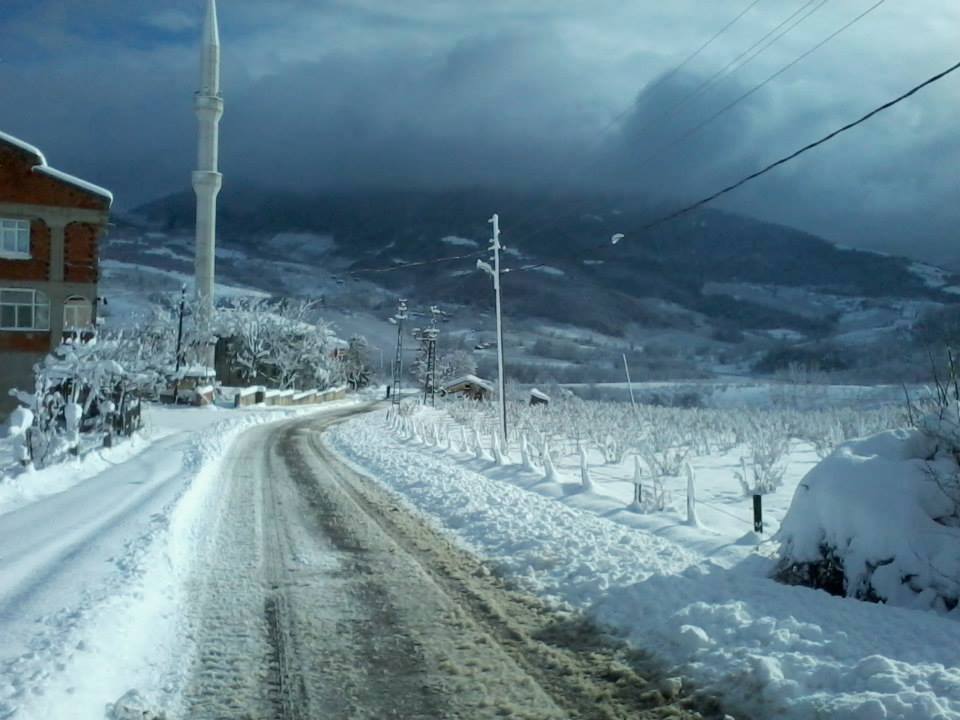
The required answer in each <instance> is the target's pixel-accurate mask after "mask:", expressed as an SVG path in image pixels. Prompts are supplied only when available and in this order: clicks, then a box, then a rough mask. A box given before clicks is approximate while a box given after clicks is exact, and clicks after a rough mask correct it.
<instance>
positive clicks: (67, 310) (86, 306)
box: [63, 296, 93, 330]
mask: <svg viewBox="0 0 960 720" xmlns="http://www.w3.org/2000/svg"><path fill="white" fill-rule="evenodd" d="M92 324H93V303H91V302H90V301H89V300H87V299H86V298H84V297H76V296H74V297H71V298H67V301H66V302H65V303H64V304H63V327H64V329H65V330H71V329H78V328H85V327H88V326H90V325H92Z"/></svg>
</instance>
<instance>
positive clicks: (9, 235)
mask: <svg viewBox="0 0 960 720" xmlns="http://www.w3.org/2000/svg"><path fill="white" fill-rule="evenodd" d="M30 257H31V255H30V221H29V220H24V219H21V218H5V217H0V258H7V259H10V260H29V259H30Z"/></svg>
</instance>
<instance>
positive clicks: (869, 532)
mask: <svg viewBox="0 0 960 720" xmlns="http://www.w3.org/2000/svg"><path fill="white" fill-rule="evenodd" d="M958 458H960V415H958V406H957V402H956V400H955V399H951V400H950V401H949V403H948V404H947V405H945V406H944V407H942V408H941V412H938V413H934V414H932V415H928V416H926V417H924V418H922V419H921V420H920V421H919V423H918V427H917V428H914V429H901V430H891V431H887V432H882V433H879V434H877V435H873V436H871V437H868V438H864V439H861V440H855V441H852V442H849V443H847V444H845V445H842V446H841V447H839V448H838V449H837V450H836V451H835V452H834V453H833V454H832V455H830V456H829V457H828V458H826V459H825V460H823V461H822V462H821V463H820V464H818V465H817V466H816V467H815V468H814V469H813V470H811V471H810V472H809V473H808V474H807V476H806V477H805V478H804V479H803V481H802V482H801V483H800V485H799V486H798V487H797V490H796V493H795V495H794V498H793V501H792V503H791V505H790V509H789V511H788V512H787V514H786V516H785V517H784V519H783V523H782V525H781V528H780V531H779V534H778V539H779V540H780V541H781V550H780V560H779V563H778V565H777V569H776V572H775V577H777V578H778V579H779V580H781V581H783V582H787V583H791V584H803V585H808V586H812V587H818V588H822V589H824V590H827V591H829V592H832V593H835V594H838V595H845V596H847V597H852V598H859V599H863V600H873V601H880V602H887V603H891V604H895V605H900V606H906V607H915V608H923V609H931V608H932V609H936V610H939V611H941V612H948V611H950V612H956V611H955V608H956V607H957V603H958V600H960V512H958V508H960V504H958V501H960V495H958V494H954V493H953V491H952V490H953V488H960V465H958Z"/></svg>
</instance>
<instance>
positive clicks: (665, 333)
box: [104, 188, 960, 381]
mask: <svg viewBox="0 0 960 720" xmlns="http://www.w3.org/2000/svg"><path fill="white" fill-rule="evenodd" d="M194 202H195V201H194V198H193V194H192V193H191V192H185V193H179V194H176V195H172V196H169V197H167V198H164V199H161V200H158V201H156V202H153V203H150V204H148V205H146V206H143V207H141V208H138V209H137V210H136V211H134V212H133V213H131V214H130V215H129V216H128V217H126V218H122V219H121V221H120V223H119V227H118V230H117V231H116V232H115V233H114V237H113V238H112V239H111V240H110V241H109V242H108V245H107V247H106V248H105V251H104V254H105V256H106V257H107V258H108V259H113V260H117V261H121V262H127V263H133V264H140V265H144V266H152V267H157V268H161V269H164V270H168V271H177V272H183V273H187V274H189V272H190V271H191V268H192V226H193V213H194ZM493 211H497V212H498V213H499V214H500V217H501V225H502V228H503V236H502V240H503V242H504V244H505V245H506V248H507V254H506V256H505V262H504V264H505V266H506V267H508V268H510V269H511V270H512V271H513V272H512V273H511V274H509V275H507V276H506V277H505V279H504V293H505V311H506V313H507V316H508V333H509V332H511V331H514V332H516V334H517V337H515V338H513V339H512V340H511V346H512V348H513V351H512V355H513V358H514V363H513V367H515V368H516V367H517V363H518V362H519V363H520V365H524V364H525V363H526V364H527V365H528V366H529V367H528V368H527V370H528V371H527V372H525V373H522V375H523V377H522V379H530V380H537V379H538V375H539V376H540V377H544V378H546V377H548V376H551V373H552V376H553V377H556V378H557V379H565V380H572V379H582V380H585V381H589V380H597V381H601V380H612V379H614V373H615V372H616V371H615V370H614V367H615V365H616V361H617V360H618V359H619V355H620V353H621V352H626V353H627V354H628V356H630V358H631V360H632V361H633V362H636V363H637V364H638V365H639V366H641V367H644V368H645V369H646V370H648V371H649V372H648V373H647V377H654V376H659V375H658V373H659V372H660V370H658V368H660V367H663V368H664V369H667V368H669V369H672V371H673V372H674V373H679V374H681V375H687V376H692V375H696V374H700V373H702V372H704V371H710V370H716V369H718V368H719V369H724V368H726V369H735V370H737V371H742V370H745V369H755V370H758V371H761V372H775V371H778V370H782V369H783V368H785V367H788V366H790V365H796V364H811V363H813V364H817V365H819V366H820V367H822V368H823V369H825V370H834V371H852V370H855V369H856V368H857V367H858V366H860V365H864V366H866V365H867V364H868V363H865V362H861V361H862V359H863V358H862V357H861V356H862V355H863V354H864V353H866V352H871V355H872V358H871V363H869V364H870V365H871V366H873V367H876V366H877V362H876V357H877V354H878V353H879V354H880V356H882V357H887V356H889V355H890V354H891V351H892V350H894V349H896V348H903V347H905V346H906V345H909V344H910V343H911V342H912V338H913V335H914V331H915V328H916V326H917V325H918V323H920V322H921V321H922V319H923V318H925V317H926V316H928V315H930V314H931V313H937V312H942V311H943V309H944V308H948V307H949V306H951V305H952V304H953V303H955V302H956V301H957V299H958V296H957V294H956V293H957V290H958V289H960V288H958V286H960V277H958V276H955V275H952V274H951V273H949V272H947V271H945V270H942V269H940V268H936V267H933V266H930V265H925V264H920V263H917V262H915V261H912V260H910V259H907V258H902V257H895V256H889V255H884V254H881V253H874V252H867V251H860V250H854V249H851V248H848V247H845V246H841V245H836V244H833V243H831V242H829V241H827V240H825V239H823V238H819V237H816V236H813V235H810V234H808V233H805V232H801V231H798V230H794V229H791V228H788V227H784V226H780V225H773V224H770V223H765V222H760V221H757V220H754V219H751V218H746V217H742V216H737V215H732V214H729V213H725V212H721V211H717V210H712V209H707V210H702V211H698V212H695V213H692V214H690V215H688V216H685V217H683V218H680V219H677V220H675V221H672V222H670V223H667V224H664V225H660V226H658V227H656V228H654V229H652V230H644V229H643V228H644V227H645V225H647V224H648V223H649V222H650V220H651V219H652V218H655V217H658V216H659V215H660V213H659V212H658V209H655V208H649V207H645V206H643V205H642V204H641V203H639V202H638V201H636V200H630V199H626V198H622V197H621V198H615V197H601V196H560V195H557V194H548V193H544V194H540V195H531V194H521V193H511V192H492V191H484V190H478V189H470V190H459V191H453V190H451V191H443V192H427V191H408V192H399V191H393V192H386V191H351V192H331V193H326V194H322V195H311V196H306V195H298V194H294V193H283V192H276V191H262V190H259V189H254V188H227V189H225V190H224V194H223V195H222V197H221V204H220V213H221V214H220V221H219V223H220V224H219V231H220V245H219V247H218V273H219V274H220V277H223V278H224V279H225V280H224V281H225V282H229V283H230V284H239V285H242V286H248V287H251V288H254V289H256V290H259V291H263V292H267V293H270V294H295V295H303V294H309V295H312V296H314V297H317V296H322V297H323V298H324V301H325V302H327V303H328V305H329V307H330V308H331V311H332V312H335V313H345V314H346V317H350V318H353V319H354V320H359V319H358V316H357V314H359V315H360V316H371V317H375V318H377V319H378V320H382V319H383V318H385V317H387V316H388V315H389V314H390V313H391V312H392V307H393V305H394V304H395V299H396V297H398V296H401V295H402V296H405V297H407V298H408V299H410V300H411V305H412V306H414V307H415V306H417V305H423V306H428V305H430V304H435V303H439V304H440V305H442V306H443V307H444V308H445V309H447V310H449V311H450V313H451V317H452V318H453V321H454V325H452V326H450V329H451V330H454V329H455V330H456V332H457V333H458V334H459V337H457V339H456V342H455V344H456V345H457V346H463V347H465V348H467V349H471V350H472V349H473V348H474V347H475V346H477V345H481V346H482V345H484V344H486V343H487V342H488V341H489V340H490V338H489V337H488V335H489V330H490V329H492V328H490V327H489V325H490V323H489V322H488V320H489V313H490V311H491V309H492V293H491V291H490V287H489V280H488V278H487V277H486V276H484V275H483V274H481V273H478V272H476V271H475V267H474V264H475V258H474V257H472V254H474V253H477V252H479V251H480V250H482V249H483V247H484V246H485V245H486V239H487V238H488V237H489V225H488V223H487V218H488V217H489V215H490V214H491V213H492V212H493ZM615 233H623V234H624V240H623V241H622V242H620V243H618V244H616V245H613V244H612V243H610V241H609V240H610V238H611V236H612V235H613V234H615ZM461 255H468V256H471V257H465V258H461V259H456V260H452V261H449V262H443V263H437V264H427V265H418V266H413V267H408V268H404V269H402V270H399V271H388V272H382V271H381V270H382V269H383V268H389V267H392V266H395V265H398V264H404V263H420V262H423V261H429V260H435V259H437V258H446V257H451V256H461ZM383 330H384V332H382V333H381V334H382V335H383V338H384V341H383V342H384V344H385V345H388V344H389V343H388V340H387V336H388V334H389V333H387V332H385V328H384V329H383ZM929 335H930V334H929V333H928V334H927V336H926V342H928V343H929V341H930V339H931V338H930V336H929ZM934 337H936V335H935V333H934ZM534 345H538V347H534ZM870 348H876V349H875V350H870ZM641 355H642V357H640V356H641ZM635 356H636V357H635ZM598 358H599V359H600V362H598ZM480 359H481V360H483V358H482V357H481V358H480ZM528 360H529V362H527V361H528ZM891 362H892V361H891ZM897 362H899V363H901V364H902V363H903V362H905V361H904V360H903V358H899V357H898V358H897ZM585 364H592V365H593V366H595V367H596V366H603V367H602V372H601V373H600V375H599V376H593V377H588V376H587V375H585V374H584V373H582V372H579V371H578V370H577V368H578V367H579V366H583V365H585ZM608 366H609V367H608ZM578 372H579V374H578ZM608 376H609V377H608ZM617 379H619V378H617Z"/></svg>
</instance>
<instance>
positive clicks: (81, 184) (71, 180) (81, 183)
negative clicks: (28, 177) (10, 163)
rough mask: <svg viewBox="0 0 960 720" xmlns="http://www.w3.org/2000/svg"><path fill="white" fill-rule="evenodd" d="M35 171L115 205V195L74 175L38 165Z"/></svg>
mask: <svg viewBox="0 0 960 720" xmlns="http://www.w3.org/2000/svg"><path fill="white" fill-rule="evenodd" d="M33 171H34V172H38V173H41V174H43V175H49V176H50V177H52V178H55V179H57V180H60V181H62V182H65V183H67V184H68V185H73V186H74V187H78V188H80V189H81V190H86V191H87V192H89V193H93V194H94V195H99V196H100V197H104V198H106V199H107V200H109V201H110V203H111V204H112V203H113V193H112V192H110V191H109V190H107V189H106V188H102V187H100V186H99V185H94V184H93V183H91V182H87V181H86V180H81V179H80V178H78V177H74V176H73V175H68V174H67V173H65V172H63V171H61V170H57V169H56V168H52V167H50V166H49V165H37V166H36V167H35V168H33Z"/></svg>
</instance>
